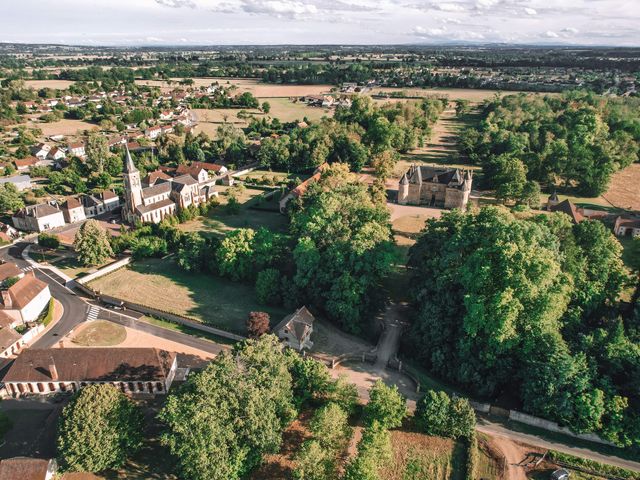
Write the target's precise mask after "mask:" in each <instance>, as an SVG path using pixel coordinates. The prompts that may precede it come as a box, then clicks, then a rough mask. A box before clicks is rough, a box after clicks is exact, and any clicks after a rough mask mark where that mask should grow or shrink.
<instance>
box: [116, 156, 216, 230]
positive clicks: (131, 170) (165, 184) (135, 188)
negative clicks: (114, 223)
mask: <svg viewBox="0 0 640 480" xmlns="http://www.w3.org/2000/svg"><path fill="white" fill-rule="evenodd" d="M123 177H124V197H125V201H124V206H123V208H122V218H123V219H124V220H125V221H127V222H129V223H134V222H136V221H139V222H142V223H160V222H161V221H162V219H164V218H165V217H166V216H167V215H175V214H176V213H178V211H179V210H181V209H183V208H187V207H189V206H190V205H196V206H198V205H200V204H201V203H204V202H207V201H208V200H209V199H210V198H211V197H214V196H217V192H216V191H215V188H214V185H215V182H216V179H215V177H214V178H209V176H208V174H207V176H206V178H204V177H203V178H199V179H195V178H193V176H191V175H190V174H185V175H179V176H176V177H168V178H161V179H159V180H158V181H157V182H156V183H154V184H153V185H151V186H148V187H146V188H143V187H142V183H141V181H140V171H139V170H138V169H137V168H136V166H135V165H134V163H133V159H132V158H131V154H130V153H129V149H128V148H127V147H126V146H125V159H124V172H123Z"/></svg>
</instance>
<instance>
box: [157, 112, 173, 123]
mask: <svg viewBox="0 0 640 480" xmlns="http://www.w3.org/2000/svg"><path fill="white" fill-rule="evenodd" d="M172 118H173V112H172V111H170V110H164V111H163V112H160V120H165V121H166V120H171V119H172Z"/></svg>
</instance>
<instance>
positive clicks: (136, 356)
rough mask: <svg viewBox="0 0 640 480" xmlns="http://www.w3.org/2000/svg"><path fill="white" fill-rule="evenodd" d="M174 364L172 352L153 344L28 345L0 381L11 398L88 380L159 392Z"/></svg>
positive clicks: (170, 376) (71, 386)
mask: <svg viewBox="0 0 640 480" xmlns="http://www.w3.org/2000/svg"><path fill="white" fill-rule="evenodd" d="M177 367H178V360H177V356H176V354H175V353H172V352H167V351H164V350H159V349H157V348H52V349H34V348H29V349H27V350H25V351H24V352H22V353H21V354H20V356H18V358H17V359H16V360H15V362H14V363H13V365H11V367H10V368H9V371H8V372H7V374H6V375H5V377H4V379H3V382H4V383H5V388H6V390H7V392H8V393H9V395H12V396H21V395H23V394H25V393H26V394H38V395H46V394H49V393H55V392H75V391H77V390H79V389H80V388H82V387H85V386H87V385H90V384H93V383H107V384H111V385H113V386H115V387H116V388H119V389H120V390H121V391H122V392H125V393H151V394H164V393H167V392H168V391H169V388H170V387H171V383H172V382H173V379H174V377H175V373H176V369H177Z"/></svg>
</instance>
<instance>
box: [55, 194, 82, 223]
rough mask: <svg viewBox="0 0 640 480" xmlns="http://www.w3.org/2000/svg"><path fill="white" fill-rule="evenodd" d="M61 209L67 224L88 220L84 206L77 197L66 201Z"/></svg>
mask: <svg viewBox="0 0 640 480" xmlns="http://www.w3.org/2000/svg"><path fill="white" fill-rule="evenodd" d="M61 207H62V214H63V215H64V220H65V222H67V223H76V222H81V221H83V220H86V219H87V217H86V215H85V213H84V206H83V205H82V203H80V200H78V199H77V198H75V197H71V198H68V199H67V200H65V202H64V203H63V204H62V205H61Z"/></svg>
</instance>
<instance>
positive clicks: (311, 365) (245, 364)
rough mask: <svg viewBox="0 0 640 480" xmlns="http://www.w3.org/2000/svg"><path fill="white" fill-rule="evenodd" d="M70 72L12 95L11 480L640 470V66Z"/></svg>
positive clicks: (3, 258)
mask: <svg viewBox="0 0 640 480" xmlns="http://www.w3.org/2000/svg"><path fill="white" fill-rule="evenodd" d="M12 55H13V54H12ZM161 55H162V54H158V57H159V58H163V57H162V56H161ZM229 55H232V54H229ZM243 55H244V54H243ZM265 55H266V54H265ZM278 55H280V54H278ZM282 55H285V54H284V53H283V54H282ZM287 55H291V53H287ZM309 55H310V56H311V57H310V58H313V57H312V55H313V52H311V53H310V54H309ZM10 57H11V58H12V59H14V57H15V56H10ZM153 57H154V55H152V54H148V56H146V57H145V58H153ZM15 58H20V57H15ZM26 58H28V55H27V57H26ZM36 58H37V55H36ZM43 58H47V61H48V62H53V60H51V59H50V58H48V57H43ZM97 58H98V59H99V60H98V61H103V60H102V59H103V57H101V56H99V55H98V56H97ZM104 58H107V57H104ZM239 58H244V57H242V56H240V57H239ZM363 58H364V57H363ZM384 58H386V57H384ZM398 58H399V59H401V57H398ZM0 59H1V58H0ZM64 61H66V60H60V62H64ZM136 61H138V60H136ZM226 61H227V60H225V62H226ZM260 61H264V60H262V59H261V60H260ZM385 61H388V60H385ZM394 61H395V60H394ZM398 61H400V60H398ZM55 62H58V59H55ZM73 62H76V60H73ZM73 62H70V64H71V63H73ZM118 62H122V58H119V59H118ZM279 62H280V57H279V56H278V58H277V59H275V60H274V61H273V67H272V66H269V71H265V72H262V73H264V76H265V77H267V76H268V75H269V74H272V75H275V73H274V72H277V71H278V70H277V69H278V68H280V63H279ZM238 63H242V62H241V61H239V62H238ZM73 64H74V67H73V69H70V70H64V69H62V68H61V67H59V66H56V67H55V69H53V68H51V67H48V68H49V70H46V71H47V72H53V73H50V75H52V76H54V75H55V76H58V78H57V79H46V80H41V79H36V78H29V79H27V80H25V79H21V78H7V79H5V80H2V82H3V83H2V88H3V93H6V94H5V96H4V97H2V99H3V102H4V103H2V107H3V108H4V110H2V111H3V112H4V113H3V115H4V117H3V123H2V127H1V128H0V166H1V168H2V173H3V175H2V176H1V177H0V205H1V206H2V211H1V212H0V293H1V294H2V297H1V305H0V397H1V399H2V400H1V401H0V434H1V435H2V439H3V442H2V444H0V480H5V479H17V478H23V477H24V478H30V477H27V476H26V475H27V474H30V475H33V478H37V479H39V480H40V479H44V480H50V479H54V478H61V479H64V480H77V479H81V478H82V479H85V478H86V479H91V480H93V479H97V478H139V479H147V478H158V479H163V480H165V479H166V480H175V479H177V478H188V479H193V480H205V479H206V480H211V479H214V478H215V479H217V478H220V479H223V478H224V479H225V480H226V479H232V478H237V479H239V478H246V479H254V480H261V479H267V478H269V479H282V480H290V479H294V478H295V479H299V480H303V479H313V480H335V479H338V478H345V479H347V478H348V479H349V480H351V479H352V478H368V479H369V478H371V479H376V480H388V479H389V480H405V479H407V478H416V479H417V478H433V479H435V480H441V479H442V480H444V479H445V478H452V479H454V480H458V479H460V480H462V479H463V478H464V479H469V480H480V479H491V480H507V479H508V480H512V479H515V480H526V479H543V478H545V479H546V478H552V479H554V480H567V479H569V478H571V479H577V480H579V479H589V480H591V479H597V480H600V479H604V478H637V477H636V476H635V475H636V473H635V472H638V471H640V464H639V463H638V461H637V459H636V457H635V454H634V453H633V448H635V443H634V442H635V441H636V440H635V437H634V433H633V432H634V430H633V428H634V426H633V425H634V424H633V422H634V421H635V420H634V419H635V418H636V417H635V416H634V415H635V414H634V408H635V403H634V402H635V399H636V397H635V395H634V393H633V387H632V386H631V387H630V386H629V385H630V384H631V383H630V382H627V381H626V380H625V379H627V376H628V375H629V372H633V371H635V370H634V368H635V363H633V362H634V360H633V358H635V357H633V355H632V354H631V353H629V355H628V356H624V355H623V354H622V353H621V352H627V351H634V352H635V350H634V349H632V348H631V345H635V343H634V342H635V341H636V326H635V323H634V322H636V320H635V319H636V318H637V312H638V311H640V310H638V308H639V307H638V295H637V285H636V284H637V275H638V272H639V271H640V255H639V254H640V248H639V245H640V243H639V242H640V213H639V212H640V192H639V191H638V178H640V168H639V167H640V165H639V164H638V162H637V156H638V149H637V139H636V138H635V137H634V135H635V133H634V130H633V128H632V126H633V125H635V124H634V121H636V118H635V117H634V115H636V113H634V112H635V110H634V109H633V108H628V106H627V103H624V102H630V103H629V104H632V103H633V102H634V101H635V99H633V98H628V96H629V88H631V87H630V85H631V84H632V83H633V82H632V81H631V80H630V79H629V78H628V77H626V76H625V77H623V81H621V83H620V85H622V87H624V88H623V90H624V91H625V94H621V95H620V96H615V95H614V94H613V93H611V96H597V95H595V94H592V93H582V92H578V93H575V92H569V93H555V92H554V93H551V94H549V95H546V94H539V93H532V92H529V91H527V88H526V87H527V84H534V83H535V86H536V88H535V89H538V87H540V85H543V86H549V85H551V86H553V87H554V88H553V90H555V89H556V88H555V87H558V89H559V90H562V89H565V88H566V89H568V88H569V87H570V86H571V85H572V84H571V82H574V81H577V80H576V75H574V74H573V73H572V71H573V70H572V69H571V68H568V67H567V68H564V67H563V68H561V69H560V71H558V72H556V73H558V78H555V79H554V78H552V77H544V78H539V79H538V80H540V82H539V83H538V82H537V80H536V74H531V76H527V75H528V74H527V73H526V72H525V73H522V72H521V77H520V80H521V82H520V83H512V84H511V86H512V87H513V89H514V90H516V89H520V88H521V89H522V90H523V91H521V92H519V91H516V92H508V93H505V92H501V91H498V90H491V89H489V88H493V87H495V86H496V82H497V81H498V80H496V78H498V77H494V76H493V75H494V73H492V72H491V69H486V71H485V70H483V69H482V68H477V67H476V68H473V69H470V70H466V69H464V68H457V67H456V68H452V69H441V71H440V74H442V75H443V76H444V75H449V74H451V72H454V73H455V75H458V77H459V78H460V81H461V82H462V81H463V80H464V81H466V80H468V78H470V75H471V73H470V72H473V74H474V75H476V74H477V75H480V72H484V73H482V75H480V76H481V77H483V78H484V80H483V82H482V83H480V84H478V85H477V87H475V88H429V87H424V86H415V85H413V82H414V76H413V73H415V72H413V73H411V72H409V71H408V70H407V71H402V69H398V70H399V71H398V72H396V73H395V74H393V75H392V74H388V75H386V76H385V77H384V78H380V77H379V76H376V78H374V77H373V76H370V77H365V78H364V79H363V78H359V79H357V80H353V79H350V78H348V76H346V75H345V76H344V77H345V78H341V77H340V80H337V81H335V82H333V83H332V84H324V83H308V82H300V83H294V82H289V83H284V82H274V83H268V82H265V81H261V80H259V79H258V78H247V77H242V76H226V77H210V76H196V75H189V76H187V75H184V76H168V75H163V74H160V73H149V74H144V75H139V74H137V75H136V76H135V78H134V75H133V67H131V68H126V67H121V66H114V67H113V68H109V69H107V68H106V69H104V70H103V69H101V68H99V67H89V68H87V69H86V72H85V71H84V70H83V68H84V67H85V66H84V65H82V66H77V65H75V63H73ZM116 65H120V63H116ZM151 65H153V66H152V67H149V65H146V66H145V68H147V67H149V68H167V69H168V71H170V70H169V69H170V68H177V67H175V66H173V67H170V66H166V65H165V66H164V67H163V66H162V65H159V66H157V67H156V66H155V65H154V64H151ZM222 65H223V66H224V68H228V65H227V64H226V63H223V64H222ZM234 65H235V64H234ZM94 68H95V70H94ZM221 68H222V67H221ZM233 68H238V67H237V66H234V67H233ZM252 68H253V65H252ZM304 68H307V67H301V68H300V70H299V71H298V73H297V74H300V72H301V71H303V70H304ZM309 68H310V67H309ZM447 72H448V73H447ZM574 73H575V72H574ZM82 74H86V75H91V76H93V77H94V78H93V79H92V80H89V81H70V80H62V79H60V77H62V76H68V77H71V76H73V75H82ZM289 74H291V75H293V74H292V73H290V72H289ZM394 75H395V76H394ZM26 77H27V75H26V74H25V75H24V76H23V78H26ZM33 77H35V75H33ZM345 79H346V80H345ZM498 79H499V78H498ZM349 80H353V81H349ZM400 80H401V81H400ZM509 81H510V80H509ZM396 85H397V86H396ZM581 85H582V84H580V85H579V86H581ZM622 87H621V88H622ZM627 87H629V88H627ZM531 88H532V89H533V87H531ZM541 88H542V87H541ZM544 88H546V87H544ZM612 91H613V90H612ZM5 100H6V101H5ZM576 105H578V107H576ZM633 105H635V104H633ZM5 107H6V108H5ZM523 111H526V112H529V113H528V114H529V115H530V117H529V118H528V122H529V123H527V122H522V121H521V115H523V114H522V112H523ZM576 111H578V112H579V113H580V115H582V116H580V115H578V114H576V113H575V112H576ZM496 112H499V114H498V113H496ZM531 112H533V113H531ZM536 115H538V116H536ZM572 115H575V118H574V117H572ZM589 115H591V116H592V117H593V119H592V118H591V117H588V116H589ZM587 117H588V118H587ZM627 117H628V118H627ZM585 118H586V119H585ZM621 118H624V119H627V120H628V121H622V120H621ZM567 119H569V120H567ZM501 122H504V123H501ZM558 122H567V125H573V124H572V123H570V122H576V124H579V125H580V128H582V130H580V129H578V128H576V129H575V130H576V131H580V132H583V131H588V132H589V134H588V135H587V134H585V135H584V136H583V137H580V140H579V141H577V140H575V139H574V138H573V137H571V136H570V135H571V128H570V127H569V126H567V125H563V129H558V128H556V127H555V123H558ZM580 122H583V123H580ZM528 124H535V128H533V127H531V128H532V130H535V131H536V132H537V131H538V130H539V131H544V132H546V135H545V134H542V133H541V134H540V135H539V136H537V137H536V136H535V135H533V134H531V135H529V133H528V132H529V131H528V130H526V129H527V128H529V127H528V126H527V125H528ZM605 124H606V125H608V127H607V128H600V127H599V126H600V125H605ZM545 129H546V130H545ZM589 129H593V131H591V130H589ZM567 132H569V133H567ZM552 133H553V134H552ZM562 135H566V136H567V138H566V139H565V138H562V137H561V136H562ZM523 139H528V140H527V141H529V142H530V143H527V144H526V146H523V144H524V142H525V140H523ZM542 139H544V142H548V143H544V142H543V140H542ZM580 142H582V144H584V145H586V146H585V147H584V149H582V150H581V149H580V148H578V145H580ZM543 144H544V145H543ZM602 145H605V146H606V148H607V149H608V150H606V151H605V149H604V147H602V148H600V146H602ZM569 148H571V149H573V150H571V151H570V152H569V153H567V152H566V149H569ZM509 149H513V151H510V150H509ZM589 149H591V150H589ZM550 151H552V152H553V155H551V154H549V152H550ZM585 151H587V153H585ZM598 162H609V163H606V165H605V166H604V167H601V166H600V164H599V163H598ZM603 164H604V163H603ZM602 172H607V175H604V174H602ZM581 292H588V294H587V293H584V294H583V293H581ZM611 332H616V334H615V335H613V334H612V333H611ZM550 352H551V353H553V352H555V354H554V355H551V356H548V355H549V353H550ZM600 352H606V358H602V357H603V356H605V354H604V353H600ZM554 362H558V363H557V365H561V367H557V366H556V363H554ZM540 365H544V368H542V367H540ZM561 369H566V371H567V372H571V375H569V374H567V375H566V376H562V375H559V374H558V371H559V370H561ZM607 369H609V370H610V373H608V370H607ZM562 382H564V383H562ZM207 399H211V402H209V401H208V400H207ZM229 399H233V400H229ZM543 400H544V401H543ZM83 402H86V403H83ZM234 402H235V403H234ZM580 402H582V403H580ZM214 403H215V408H212V405H213V404H214ZM587 404H588V405H590V409H587V408H586V407H585V405H587ZM87 405H88V407H87ZM110 409H113V410H110ZM566 409H568V410H570V411H571V415H569V414H565V410H566ZM587 410H588V412H589V413H588V414H587V413H585V412H586V411H587ZM114 411H117V412H118V415H121V417H118V418H123V419H125V420H124V421H123V422H122V423H120V424H108V426H107V427H104V428H103V430H100V428H96V429H95V430H92V429H84V428H82V425H83V424H85V425H86V424H91V425H92V428H93V425H94V422H93V418H94V417H93V415H95V418H96V419H97V418H99V416H100V415H105V417H104V418H107V417H108V415H109V412H114ZM92 412H94V413H92ZM83 415H86V416H85V417H83ZM110 418H113V417H110ZM229 418H238V419H242V420H241V421H238V422H231V421H228V419H229ZM329 418H330V419H332V420H333V421H335V423H336V425H337V426H335V425H333V424H331V422H330V421H329V420H328V419H329ZM204 419H206V420H204ZM245 419H249V420H248V421H246V423H244V422H245ZM438 419H439V420H438ZM616 419H622V420H619V421H618V420H616ZM323 422H325V423H323ZM439 422H440V423H439ZM95 424H96V425H103V424H104V425H106V423H105V422H103V423H101V422H100V421H96V422H95ZM327 424H329V425H327ZM338 424H339V425H338ZM78 425H80V426H78ZM323 425H324V426H323ZM254 426H255V428H254ZM74 429H75V430H74ZM216 429H218V430H216ZM134 430H135V431H134ZM73 431H77V432H81V433H78V434H77V439H76V438H75V437H76V435H74V434H72V433H70V432H73ZM185 432H199V433H198V435H201V438H206V439H207V441H206V442H203V444H206V445H204V446H203V445H199V444H197V442H196V441H194V436H193V435H191V434H190V433H185ZM116 436H117V437H118V439H119V440H118V441H119V442H120V443H118V445H117V446H115V447H113V450H112V452H111V453H107V454H105V455H97V454H96V455H93V454H87V453H86V452H84V451H83V449H82V448H81V447H80V444H81V443H82V442H89V441H93V440H95V439H98V438H100V439H101V440H100V441H98V443H100V444H104V445H107V444H109V445H111V444H110V443H109V442H110V440H106V438H107V437H109V438H111V439H113V438H115V437H116ZM327 438H328V439H333V440H331V441H329V440H326V439H327ZM131 439H134V440H131ZM231 439H232V440H231ZM130 440H131V441H130ZM209 440H210V441H211V442H209ZM234 442H238V444H236V443H234ZM243 442H244V443H243ZM367 442H371V443H369V444H368V443H367ZM212 444H215V445H216V448H218V446H222V447H220V448H221V449H223V450H224V453H220V452H222V450H220V451H217V450H215V449H212V447H211V445H212ZM240 444H241V445H240ZM385 445H386V446H385ZM387 447H388V448H387ZM109 448H111V446H110V447H109ZM99 450H100V448H96V452H98V451H99ZM113 452H117V453H113ZM247 452H254V453H255V455H253V454H248V453H247ZM367 455H368V456H367ZM225 459H227V460H225ZM229 459H232V460H229ZM193 465H198V468H197V469H194V468H193ZM234 465H235V466H234ZM363 465H364V466H363ZM234 468H235V470H234ZM358 469H360V470H358ZM366 469H369V471H371V472H375V473H372V474H371V475H372V476H368V477H359V476H357V475H362V474H363V473H362V472H363V471H364V470H366ZM414 471H415V472H417V473H415V475H414V476H410V475H411V472H414ZM220 472H224V473H220ZM310 472H313V475H315V474H317V476H313V475H312V474H311V473H310ZM354 472H355V473H354ZM465 472H466V473H465ZM81 475H85V476H81ZM349 475H353V476H349Z"/></svg>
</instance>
